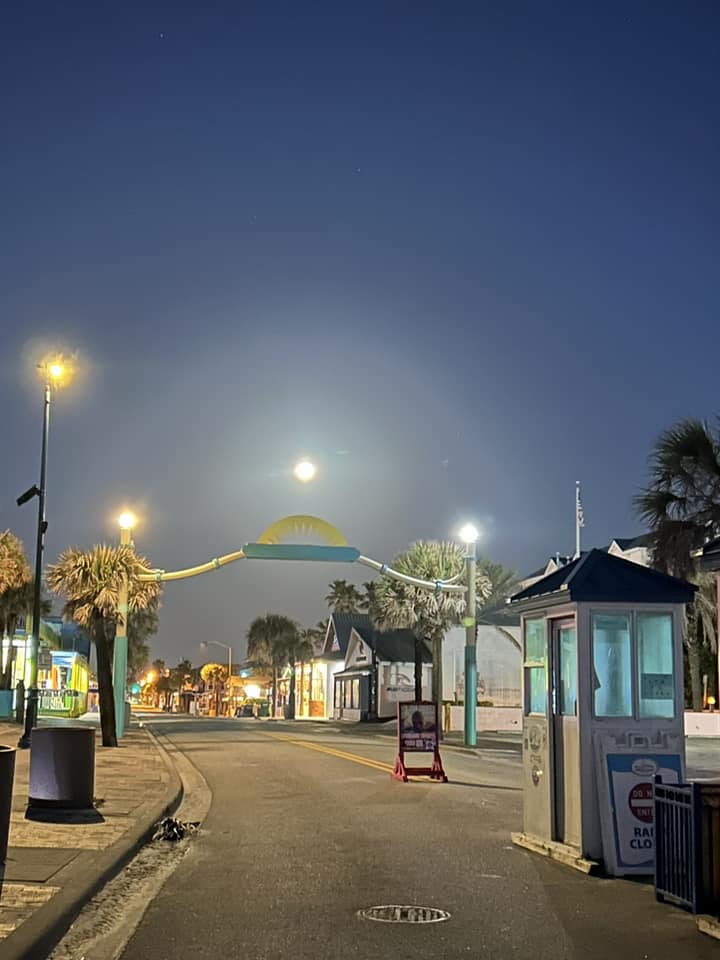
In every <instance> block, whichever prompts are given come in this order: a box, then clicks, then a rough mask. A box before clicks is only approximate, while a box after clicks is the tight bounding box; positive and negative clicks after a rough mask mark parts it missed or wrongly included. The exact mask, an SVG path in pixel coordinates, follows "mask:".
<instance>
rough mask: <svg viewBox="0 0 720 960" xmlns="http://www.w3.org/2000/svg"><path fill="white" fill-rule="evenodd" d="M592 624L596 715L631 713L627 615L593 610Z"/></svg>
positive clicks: (610, 715)
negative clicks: (594, 611)
mask: <svg viewBox="0 0 720 960" xmlns="http://www.w3.org/2000/svg"><path fill="white" fill-rule="evenodd" d="M592 626H593V661H594V666H595V674H594V686H595V698H594V699H595V716H596V717H631V716H632V715H633V700H632V657H631V654H630V615H629V614H627V613H613V614H605V613H595V614H593V618H592Z"/></svg>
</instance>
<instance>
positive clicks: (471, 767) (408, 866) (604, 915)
mask: <svg viewBox="0 0 720 960" xmlns="http://www.w3.org/2000/svg"><path fill="white" fill-rule="evenodd" d="M148 723H149V725H150V726H151V727H152V728H153V730H154V731H155V732H156V733H158V734H159V735H160V736H162V737H167V738H170V739H171V740H172V742H173V743H174V744H175V745H176V746H178V747H179V748H180V749H181V750H182V751H183V752H184V753H185V755H186V756H187V757H188V758H189V759H190V760H191V761H192V762H193V763H194V764H195V765H196V767H197V768H198V769H199V770H200V772H201V773H202V774H203V776H204V777H205V779H206V780H207V782H208V784H209V786H210V789H211V790H212V793H213V799H212V805H211V808H210V812H209V814H208V816H207V818H206V820H205V823H204V825H203V828H202V831H201V833H200V835H199V836H198V838H197V839H196V840H195V841H194V842H193V845H192V847H191V849H190V851H189V852H188V854H187V855H186V856H185V857H184V859H183V860H182V861H181V864H180V866H179V868H178V869H177V871H176V872H175V873H174V874H173V875H172V877H171V878H170V879H169V881H168V882H167V883H166V885H165V887H164V888H163V890H162V891H161V893H160V894H159V896H157V897H156V899H155V900H154V901H153V902H152V903H151V905H150V907H149V909H148V911H147V913H146V914H145V916H144V918H143V920H142V921H141V923H140V925H139V927H138V929H137V930H136V932H135V934H134V935H133V937H132V938H131V940H130V941H129V943H128V945H127V947H126V949H125V951H124V953H123V960H170V958H173V960H175V958H177V957H183V958H192V960H206V958H208V960H209V958H212V960H217V958H218V957H222V958H231V957H232V958H235V957H237V958H246V960H264V958H283V957H287V958H295V960H306V958H307V960H310V958H312V960H325V958H333V960H337V958H351V957H357V958H362V960H384V958H393V960H401V958H412V960H425V958H427V960H430V958H432V960H438V958H460V957H463V958H468V957H469V958H498V960H514V958H518V960H519V958H521V957H522V958H528V957H531V958H533V960H564V958H567V960H570V958H573V960H575V958H578V960H579V958H583V960H595V958H597V960H608V958H612V960H655V958H657V960H660V958H663V960H665V958H667V957H673V958H674V960H686V958H687V960H705V958H710V957H711V956H712V957H714V958H717V955H718V945H717V943H716V942H715V941H713V940H711V939H709V938H707V937H703V936H702V935H701V934H699V933H697V930H696V928H695V924H694V921H693V919H692V918H691V917H690V916H689V915H687V914H685V913H684V912H682V911H680V910H677V909H674V908H672V907H668V906H662V905H660V904H657V903H655V900H654V897H653V892H652V888H651V887H650V886H648V885H647V884H645V883H638V882H630V881H623V880H605V879H595V878H588V877H585V876H583V875H582V874H579V873H576V872H575V871H573V870H570V869H568V868H564V867H561V866H558V865H556V864H554V863H551V862H549V861H547V860H545V859H544V858H541V857H536V856H533V855H532V854H529V853H527V852H525V851H523V850H520V849H518V848H515V847H513V846H512V845H511V843H510V832H511V831H513V830H517V829H518V828H519V827H520V820H521V797H522V795H521V792H520V790H519V776H518V769H519V764H518V752H517V746H516V745H513V744H504V743H503V742H502V740H500V741H499V742H494V741H491V742H490V743H489V744H488V746H487V748H486V749H483V750H481V751H480V752H479V753H478V754H477V755H474V754H469V753H467V752H464V751H461V750H455V749H447V750H445V752H444V758H443V759H444V763H445V767H446V770H447V773H448V775H449V777H450V780H451V782H450V783H449V784H437V783H430V782H411V783H408V784H402V783H398V782H396V781H394V780H392V779H391V778H390V776H389V771H390V768H391V765H392V762H393V759H394V744H393V741H392V740H391V739H389V738H385V737H381V736H373V735H365V734H362V733H358V732H353V733H351V734H348V733H340V732H338V731H336V730H334V729H333V728H330V727H323V726H321V725H319V724H302V723H295V724H292V723H275V722H264V721H253V720H190V719H183V718H174V717H167V718H164V717H163V718H153V719H150V718H148ZM385 904H401V905H404V904H409V905H410V904H412V905H422V906H430V907H437V908H440V909H442V910H445V911H448V912H449V913H450V914H451V918H450V919H449V920H448V921H446V922H442V923H431V924H417V923H414V924H412V923H403V924H398V923H394V924H389V923H377V922H372V921H369V920H364V919H361V918H359V917H358V911H361V910H364V909H366V908H368V907H372V906H378V905H385Z"/></svg>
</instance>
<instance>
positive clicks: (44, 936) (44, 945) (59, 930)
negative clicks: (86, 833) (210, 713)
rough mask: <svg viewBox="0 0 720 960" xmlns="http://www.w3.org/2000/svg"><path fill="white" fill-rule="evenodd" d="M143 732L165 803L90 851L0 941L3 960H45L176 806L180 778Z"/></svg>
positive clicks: (154, 739)
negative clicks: (160, 769)
mask: <svg viewBox="0 0 720 960" xmlns="http://www.w3.org/2000/svg"><path fill="white" fill-rule="evenodd" d="M143 729H144V730H145V732H146V733H147V734H148V736H149V737H150V739H151V741H152V743H153V745H154V746H155V749H156V750H157V751H158V753H159V754H160V756H161V757H162V759H163V763H164V764H165V766H166V768H167V770H168V772H169V773H170V783H169V784H168V788H167V791H166V794H165V797H164V798H163V799H162V800H158V801H157V802H156V803H155V804H154V805H153V806H152V808H151V809H150V810H149V811H148V814H147V816H145V817H143V819H142V821H141V822H140V823H137V824H136V825H135V827H134V828H132V829H130V830H128V831H127V832H126V833H125V834H124V835H123V836H122V837H120V839H119V840H117V841H116V842H115V843H114V844H113V845H112V846H110V847H107V848H106V849H105V850H98V851H95V852H94V856H93V857H92V859H89V860H86V861H85V862H84V864H83V870H82V876H80V877H78V878H73V879H72V880H71V881H70V882H69V883H67V884H66V885H65V886H64V887H63V888H62V889H61V890H60V891H59V893H56V894H55V896H54V897H52V898H51V899H50V900H48V902H47V903H46V904H44V905H43V906H42V907H40V908H39V909H38V910H36V911H35V913H34V914H33V915H32V916H30V917H28V919H27V920H26V921H25V922H24V923H21V924H20V926H19V927H18V928H17V930H14V931H13V932H12V933H11V934H10V935H9V936H8V937H7V938H6V939H5V940H3V941H2V943H0V956H2V960H47V957H48V955H49V954H50V953H51V952H52V950H53V949H54V948H55V946H56V945H57V943H58V941H59V940H61V939H62V937H63V936H64V935H65V933H66V932H67V930H68V929H69V927H70V926H71V925H72V923H73V921H74V920H75V918H76V917H77V915H78V914H79V913H80V911H81V910H82V908H83V907H84V906H85V904H86V903H87V902H88V901H89V900H91V899H92V898H93V897H94V896H95V894H96V893H98V892H99V891H100V890H102V888H103V887H104V886H105V884H107V883H108V882H109V881H110V880H112V879H113V877H114V876H116V875H117V874H118V873H119V872H120V871H121V870H122V868H123V867H124V866H125V865H126V864H127V863H128V862H129V861H130V860H132V858H133V857H134V856H135V854H136V853H137V852H138V851H139V850H140V848H141V847H143V846H145V844H146V843H147V842H148V841H149V840H150V838H151V837H152V835H153V833H154V831H155V826H156V824H157V822H158V821H159V820H162V818H163V817H166V816H169V815H170V814H172V813H173V812H174V811H175V810H176V809H177V808H178V806H179V805H180V801H181V799H182V794H183V788H182V782H181V780H180V777H179V776H178V774H177V772H176V771H175V768H174V766H173V764H172V761H171V760H170V757H169V756H168V753H167V751H166V750H165V748H164V747H163V746H161V744H160V743H159V741H158V739H157V737H156V736H155V735H154V734H153V733H151V732H150V731H149V730H148V729H147V727H143Z"/></svg>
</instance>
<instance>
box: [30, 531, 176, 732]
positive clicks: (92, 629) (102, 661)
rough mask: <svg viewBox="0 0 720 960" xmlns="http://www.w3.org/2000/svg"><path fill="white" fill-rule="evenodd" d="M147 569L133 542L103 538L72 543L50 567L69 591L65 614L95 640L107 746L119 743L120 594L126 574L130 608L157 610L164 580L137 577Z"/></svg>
mask: <svg viewBox="0 0 720 960" xmlns="http://www.w3.org/2000/svg"><path fill="white" fill-rule="evenodd" d="M148 569H151V568H150V564H149V562H148V561H147V560H146V559H145V557H142V556H140V555H139V554H137V553H136V552H135V550H134V548H133V547H132V546H128V545H127V544H121V545H120V546H112V547H109V546H106V545H104V544H101V545H98V546H94V547H93V548H92V549H91V550H81V549H80V548H79V547H70V548H69V549H68V550H65V551H63V553H61V554H60V557H59V558H58V561H57V563H55V564H52V565H51V566H50V567H48V570H47V583H48V586H49V587H50V589H51V590H53V591H55V592H56V593H60V594H63V595H64V597H65V601H66V602H65V608H64V612H65V614H66V615H67V616H68V617H70V618H71V619H73V620H74V621H75V622H76V623H78V624H79V625H80V626H81V627H84V628H85V629H86V630H87V632H88V633H89V634H90V637H91V638H92V641H93V643H94V644H95V650H96V653H97V672H98V692H99V694H100V726H101V728H102V743H103V746H104V747H116V746H117V732H116V730H115V697H114V693H113V683H112V652H113V644H114V639H115V621H116V612H117V604H118V595H119V592H120V589H121V587H122V584H123V581H124V579H125V578H127V582H128V608H129V614H130V615H132V614H133V613H134V612H135V611H137V610H147V609H155V610H157V607H158V605H159V603H160V594H161V589H162V588H161V585H160V584H159V583H157V582H156V581H154V580H151V581H140V580H138V579H137V577H138V575H139V574H140V573H142V572H144V571H146V570H148Z"/></svg>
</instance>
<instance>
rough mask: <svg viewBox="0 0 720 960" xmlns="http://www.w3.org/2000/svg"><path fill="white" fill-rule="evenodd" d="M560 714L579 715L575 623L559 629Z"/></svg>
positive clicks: (567, 715)
mask: <svg viewBox="0 0 720 960" xmlns="http://www.w3.org/2000/svg"><path fill="white" fill-rule="evenodd" d="M558 646H559V654H560V714H561V716H563V717H576V716H577V639H576V635H575V625H574V624H573V625H572V626H571V627H561V628H560V630H559V644H558Z"/></svg>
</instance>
